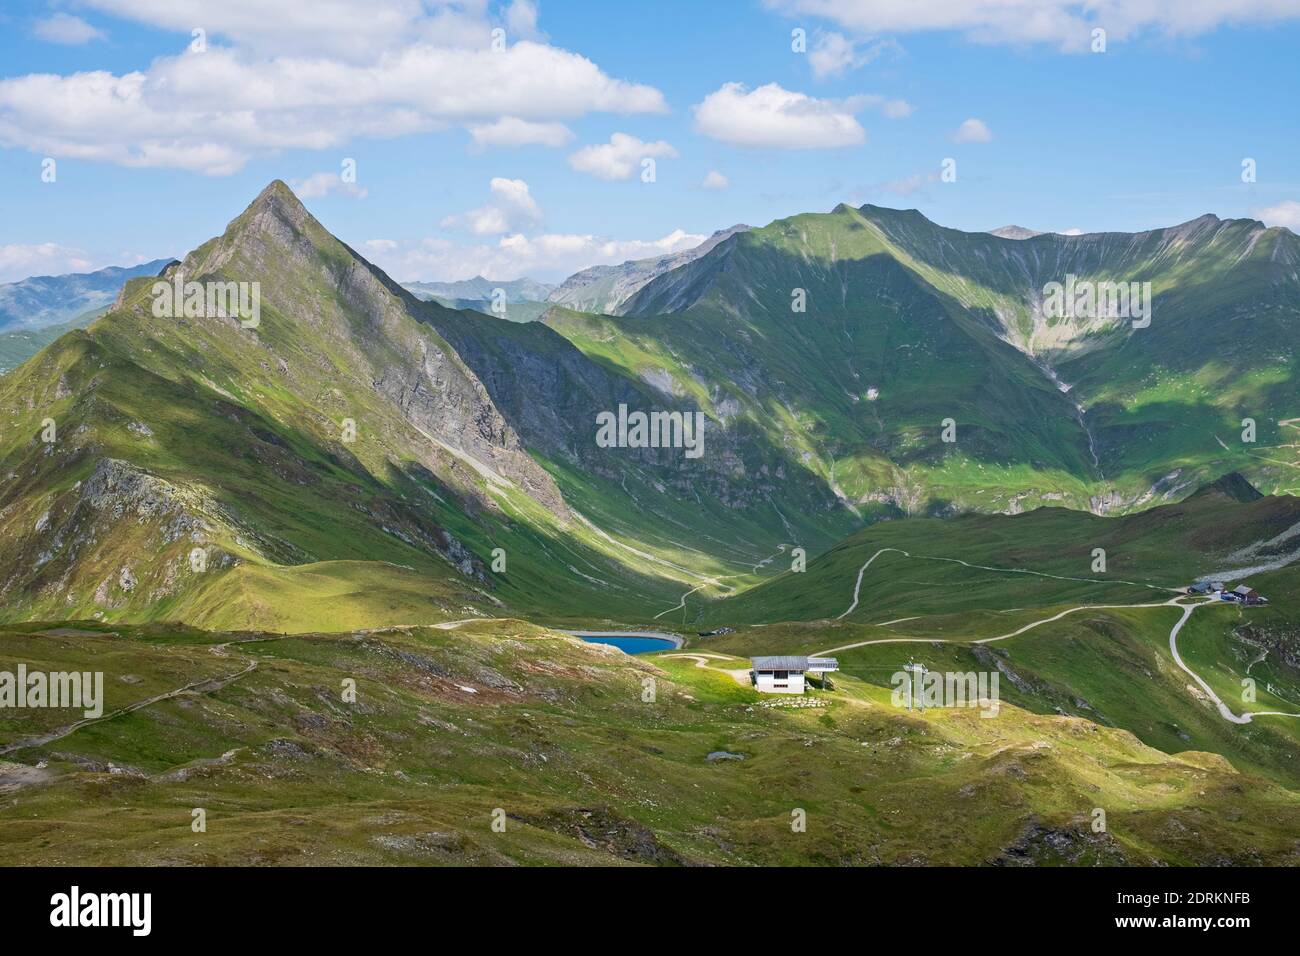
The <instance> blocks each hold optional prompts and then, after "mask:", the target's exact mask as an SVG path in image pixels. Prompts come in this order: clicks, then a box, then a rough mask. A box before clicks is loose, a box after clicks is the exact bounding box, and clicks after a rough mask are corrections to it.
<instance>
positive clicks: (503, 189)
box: [439, 176, 542, 236]
mask: <svg viewBox="0 0 1300 956" xmlns="http://www.w3.org/2000/svg"><path fill="white" fill-rule="evenodd" d="M488 185H489V188H490V189H491V190H492V201H491V202H489V203H488V204H487V205H486V206H480V207H479V208H478V209H471V210H470V211H469V212H462V213H456V214H455V215H451V216H447V217H446V218H444V219H443V220H442V222H441V223H439V225H441V226H442V227H443V228H444V229H468V230H469V231H470V232H472V233H474V234H475V235H477V236H499V235H501V234H502V233H506V232H515V231H518V230H520V229H523V228H526V227H530V226H537V225H539V224H540V223H541V221H542V207H541V206H539V205H537V200H535V199H533V196H532V193H531V192H530V191H529V189H528V184H527V183H526V182H524V181H523V180H522V179H503V178H501V177H499V176H498V177H496V178H494V179H493V180H492V181H491V182H490V183H489V184H488Z"/></svg>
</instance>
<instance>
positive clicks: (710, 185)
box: [700, 169, 731, 189]
mask: <svg viewBox="0 0 1300 956" xmlns="http://www.w3.org/2000/svg"><path fill="white" fill-rule="evenodd" d="M700 185H701V186H702V187H703V188H705V189H726V188H727V187H728V186H730V185H731V180H730V179H728V178H727V177H726V176H724V175H723V174H722V173H720V172H718V171H717V170H716V169H710V170H709V174H708V175H707V176H705V177H704V181H703V182H702V183H700Z"/></svg>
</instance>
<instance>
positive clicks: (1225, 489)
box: [1192, 471, 1264, 503]
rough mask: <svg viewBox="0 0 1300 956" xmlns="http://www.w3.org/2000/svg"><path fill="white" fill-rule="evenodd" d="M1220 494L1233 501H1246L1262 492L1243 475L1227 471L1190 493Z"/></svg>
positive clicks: (1202, 496) (1197, 496)
mask: <svg viewBox="0 0 1300 956" xmlns="http://www.w3.org/2000/svg"><path fill="white" fill-rule="evenodd" d="M1210 496H1222V497H1225V498H1230V499H1232V500H1233V501H1239V502H1242V503H1246V502H1249V501H1256V500H1258V499H1260V498H1263V497H1264V495H1263V493H1262V492H1261V491H1260V490H1259V489H1258V488H1256V487H1255V486H1254V485H1252V484H1251V483H1250V482H1249V481H1248V480H1247V479H1246V477H1245V476H1244V475H1242V474H1241V473H1240V472H1237V471H1231V472H1228V474H1226V475H1223V476H1222V477H1220V478H1217V479H1215V480H1214V481H1212V482H1210V483H1209V484H1208V485H1203V486H1202V487H1201V488H1199V489H1197V491H1196V492H1195V493H1194V494H1193V495H1192V497H1193V498H1205V497H1210Z"/></svg>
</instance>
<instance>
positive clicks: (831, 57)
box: [808, 31, 902, 80]
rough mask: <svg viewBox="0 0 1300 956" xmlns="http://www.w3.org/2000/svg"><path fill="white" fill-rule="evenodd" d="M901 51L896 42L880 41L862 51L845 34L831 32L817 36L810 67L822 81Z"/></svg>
mask: <svg viewBox="0 0 1300 956" xmlns="http://www.w3.org/2000/svg"><path fill="white" fill-rule="evenodd" d="M901 49H902V47H900V46H899V45H898V42H897V41H896V40H880V41H878V42H876V43H872V44H871V45H870V46H868V47H867V48H865V49H862V48H860V47H859V46H858V44H857V43H856V42H854V41H853V40H850V39H849V38H848V37H846V36H844V34H842V33H835V32H834V31H830V32H825V33H819V34H818V35H817V39H816V40H815V41H814V42H813V48H812V50H810V51H809V53H808V65H809V66H810V67H812V71H813V76H815V77H817V79H819V80H821V79H825V78H826V77H828V76H840V75H841V74H843V73H844V72H846V71H847V70H856V69H859V68H860V67H863V66H866V65H867V64H868V63H871V62H872V61H873V60H875V59H876V58H877V57H879V56H880V55H881V54H882V53H884V52H885V51H887V50H892V51H894V52H899V51H901Z"/></svg>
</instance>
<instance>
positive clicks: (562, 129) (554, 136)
mask: <svg viewBox="0 0 1300 956" xmlns="http://www.w3.org/2000/svg"><path fill="white" fill-rule="evenodd" d="M469 134H470V136H471V137H473V139H474V145H475V146H478V147H480V148H483V147H487V146H528V145H533V144H536V145H541V146H563V145H564V144H565V143H567V142H569V140H571V139H573V132H572V130H570V129H569V127H567V126H565V125H564V124H563V123H533V122H529V121H528V120H521V119H519V118H518V117H516V116H503V117H501V118H500V119H499V120H496V121H494V122H491V123H479V124H475V125H472V126H470V127H469Z"/></svg>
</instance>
